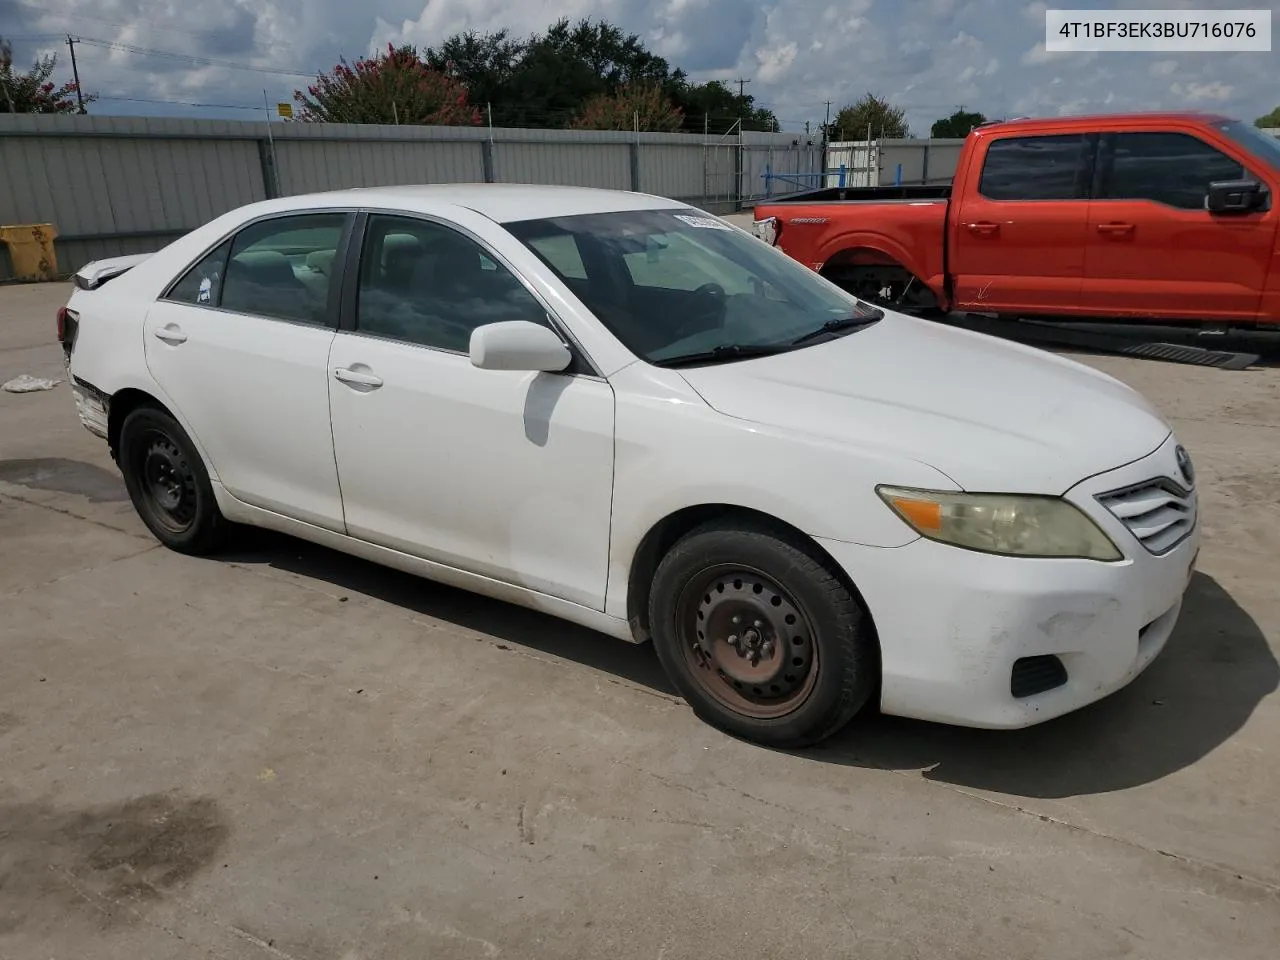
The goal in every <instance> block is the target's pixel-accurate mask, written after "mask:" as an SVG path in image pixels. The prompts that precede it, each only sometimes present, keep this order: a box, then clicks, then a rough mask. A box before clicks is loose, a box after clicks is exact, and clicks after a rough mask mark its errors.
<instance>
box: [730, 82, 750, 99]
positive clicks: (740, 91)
mask: <svg viewBox="0 0 1280 960" xmlns="http://www.w3.org/2000/svg"><path fill="white" fill-rule="evenodd" d="M733 82H734V83H736V84H737V85H738V99H739V100H741V99H742V98H743V97H744V96H746V92H745V91H744V90H743V87H745V86H746V85H747V84H748V83H750V82H751V81H750V80H743V79H742V78H741V77H739V78H738V79H737V80H735V81H733Z"/></svg>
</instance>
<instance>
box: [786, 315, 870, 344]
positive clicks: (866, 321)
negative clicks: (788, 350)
mask: <svg viewBox="0 0 1280 960" xmlns="http://www.w3.org/2000/svg"><path fill="white" fill-rule="evenodd" d="M883 319H884V311H883V310H881V309H880V308H879V307H868V308H866V312H860V313H855V314H853V315H852V316H848V317H841V318H839V319H838V320H828V321H827V322H826V323H824V324H823V325H822V326H820V327H819V328H818V329H817V330H810V331H809V332H808V333H805V334H801V335H800V336H798V337H796V338H795V339H794V340H792V341H791V345H792V346H793V347H799V346H803V345H804V344H806V343H812V342H813V341H814V340H817V339H818V338H819V337H825V336H827V335H828V334H833V333H852V332H853V331H855V330H861V329H863V328H864V327H869V326H871V325H872V324H873V323H879V322H880V321H881V320H883Z"/></svg>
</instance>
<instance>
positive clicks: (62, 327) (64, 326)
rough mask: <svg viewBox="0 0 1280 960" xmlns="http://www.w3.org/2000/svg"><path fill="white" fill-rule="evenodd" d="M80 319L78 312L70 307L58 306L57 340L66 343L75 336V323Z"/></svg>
mask: <svg viewBox="0 0 1280 960" xmlns="http://www.w3.org/2000/svg"><path fill="white" fill-rule="evenodd" d="M79 321H80V314H78V313H76V312H75V311H74V310H72V309H71V308H70V307H59V308H58V342H59V343H61V344H65V343H67V341H68V340H71V339H72V338H73V337H74V336H75V329H76V324H77V323H79Z"/></svg>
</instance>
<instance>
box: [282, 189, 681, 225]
mask: <svg viewBox="0 0 1280 960" xmlns="http://www.w3.org/2000/svg"><path fill="white" fill-rule="evenodd" d="M281 200H282V201H287V202H291V203H292V205H294V206H296V207H308V206H314V205H323V204H327V203H335V202H336V203H342V204H349V203H352V202H353V201H354V202H356V203H358V204H360V205H361V206H371V207H385V208H391V209H403V210H410V211H415V210H417V211H421V212H427V211H428V210H429V208H438V207H439V205H440V204H449V205H452V206H457V207H465V208H467V209H470V210H474V211H475V212H476V213H479V214H481V215H483V216H486V217H488V218H489V219H491V220H494V221H496V222H498V223H514V222H516V221H519V220H539V219H543V218H545V217H569V216H577V215H579V214H588V213H614V212H618V211H624V210H664V209H665V210H669V209H674V208H683V207H687V206H688V204H685V203H679V202H678V201H675V200H669V199H667V198H665V197H656V196H652V195H650V194H646V193H633V192H631V191H627V190H604V189H597V188H595V187H560V186H549V185H545V184H530V183H438V184H410V185H406V186H394V187H353V188H351V189H348V190H334V191H328V192H325V193H312V194H303V195H300V196H292V197H288V198H281Z"/></svg>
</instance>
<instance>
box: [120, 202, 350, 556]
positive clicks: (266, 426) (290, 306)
mask: <svg viewBox="0 0 1280 960" xmlns="http://www.w3.org/2000/svg"><path fill="white" fill-rule="evenodd" d="M353 219H354V217H353V216H352V215H350V214H347V213H344V212H340V211H339V212H320V213H307V214H298V215H289V216H275V217H271V218H268V219H263V220H259V221H256V222H254V223H251V224H249V225H247V226H245V227H243V228H242V229H241V230H240V231H239V232H238V233H237V234H235V235H234V236H233V237H230V238H228V239H227V240H226V241H224V242H223V243H222V244H220V245H219V246H218V247H216V248H215V249H214V250H212V251H210V252H209V253H208V254H206V255H205V256H204V257H203V258H202V259H201V260H199V261H198V262H197V263H195V264H194V265H193V266H192V267H191V268H190V269H189V270H188V271H187V273H186V274H185V275H184V276H183V277H182V278H181V279H180V280H179V281H178V282H177V283H176V284H174V285H173V287H172V288H171V289H169V290H168V291H166V293H165V295H164V296H163V297H162V298H161V299H160V300H158V301H156V303H155V304H153V305H152V307H151V309H150V310H149V311H148V313H147V319H146V323H145V335H144V343H145V350H146V358H147V366H148V368H149V369H150V370H151V374H152V376H154V377H155V378H156V382H157V383H159V385H160V387H161V388H162V389H163V390H164V392H165V394H166V395H167V396H168V398H169V400H170V401H171V402H172V403H173V405H174V406H176V407H177V408H178V409H177V412H178V414H179V416H180V417H182V419H183V420H185V421H186V424H187V426H188V427H189V428H190V429H191V430H192V432H193V433H194V434H195V436H196V438H197V439H198V441H199V443H200V444H201V446H202V447H203V448H204V450H205V452H206V454H207V456H208V457H209V460H210V466H211V467H212V468H213V472H214V473H215V474H216V476H217V479H218V480H219V481H220V482H221V483H222V485H223V486H224V487H225V488H226V489H227V490H228V491H229V492H230V493H231V494H232V495H233V496H235V497H236V498H238V499H240V500H243V501H244V502H246V503H249V504H253V505H254V506H258V507H262V508H264V509H267V510H271V511H273V512H276V513H281V514H284V515H285V516H290V517H294V518H296V519H299V520H304V521H307V522H309V523H314V524H317V525H319V526H323V527H327V528H329V529H331V530H337V531H341V530H342V529H343V522H342V498H341V496H340V495H339V492H338V474H337V469H336V468H335V466H334V462H333V435H332V432H331V430H330V426H329V381H328V376H327V373H326V370H327V364H328V357H329V347H330V345H331V344H332V343H333V338H334V333H335V332H336V330H337V316H338V303H337V299H338V298H337V293H338V291H337V286H338V284H337V283H336V282H335V278H334V274H335V273H336V272H337V271H334V270H333V269H332V263H333V262H337V263H341V262H342V257H341V252H342V248H343V247H344V245H345V243H346V241H347V236H348V234H349V233H350V226H351V223H352V221H353Z"/></svg>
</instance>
